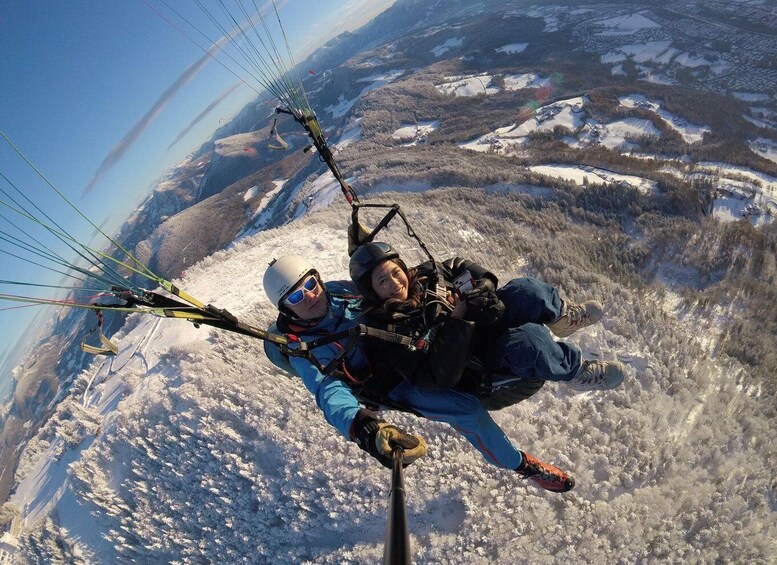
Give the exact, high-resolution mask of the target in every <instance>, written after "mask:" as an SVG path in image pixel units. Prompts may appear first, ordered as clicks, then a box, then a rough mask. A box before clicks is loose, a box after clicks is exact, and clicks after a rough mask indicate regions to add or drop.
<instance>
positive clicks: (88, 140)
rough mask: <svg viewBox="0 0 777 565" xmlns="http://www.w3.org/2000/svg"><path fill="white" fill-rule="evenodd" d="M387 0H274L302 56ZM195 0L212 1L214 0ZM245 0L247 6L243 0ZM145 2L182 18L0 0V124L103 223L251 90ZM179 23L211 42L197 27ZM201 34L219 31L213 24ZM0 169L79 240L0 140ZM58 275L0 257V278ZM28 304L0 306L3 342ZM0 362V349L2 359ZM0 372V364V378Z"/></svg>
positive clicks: (102, 4) (50, 196)
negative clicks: (6, 308)
mask: <svg viewBox="0 0 777 565" xmlns="http://www.w3.org/2000/svg"><path fill="white" fill-rule="evenodd" d="M233 1H234V0H233ZM393 1H394V0H276V4H277V5H278V7H279V10H280V17H281V19H282V21H283V24H284V27H285V29H286V32H287V34H288V36H289V40H290V42H291V44H292V46H293V47H294V48H296V49H298V50H299V52H297V53H295V57H296V59H297V60H300V59H301V58H304V56H306V55H307V54H308V53H309V52H310V51H311V50H312V49H313V48H314V47H316V46H318V45H320V44H321V43H322V42H323V41H325V40H327V39H329V38H331V37H333V36H334V35H336V34H338V33H340V32H342V31H346V30H349V29H356V28H358V27H360V26H361V25H363V24H364V23H366V21H368V20H369V19H371V18H372V17H374V16H375V15H377V14H378V13H380V12H381V11H383V10H385V9H386V8H387V7H389V6H390V5H391V4H392V3H393ZM168 3H169V4H170V5H172V6H174V7H175V8H176V10H178V11H179V12H181V13H183V14H185V15H187V16H188V17H190V18H191V19H192V21H193V22H195V23H197V25H198V27H200V28H201V29H203V30H208V31H211V30H212V29H213V28H212V27H208V26H206V23H205V20H204V19H203V16H202V14H201V13H199V12H198V8H197V7H196V5H195V4H194V3H193V2H191V0H175V1H174V2H168ZM205 3H206V4H207V5H208V6H209V7H211V8H212V9H213V10H214V11H215V10H218V4H217V2H215V0H205ZM227 3H228V4H229V2H227ZM244 3H245V4H246V5H251V1H250V0H244ZM257 3H259V2H258V0H257ZM150 6H151V7H153V8H155V9H156V10H158V11H159V12H163V13H164V14H166V15H168V17H170V19H171V20H174V21H176V22H177V24H178V25H179V26H180V27H181V28H182V29H187V28H185V24H182V23H181V22H180V20H175V17H174V15H173V14H171V13H170V11H169V9H167V8H166V7H165V5H164V3H163V2H162V0H147V1H144V0H68V1H65V0H3V3H2V9H0V53H2V54H3V56H2V60H1V61H0V85H2V88H1V89H0V130H2V131H3V132H4V133H5V135H6V136H8V137H9V138H10V139H11V140H12V141H13V143H14V144H15V145H16V146H17V147H18V148H19V149H20V150H21V151H22V152H23V153H24V154H25V155H26V156H27V157H28V158H29V159H30V160H31V161H32V162H33V163H34V164H35V165H36V166H37V167H38V168H39V169H40V171H41V172H42V173H43V174H44V175H45V176H46V177H47V178H48V179H49V180H50V181H51V182H52V183H53V184H54V185H55V186H56V187H57V188H58V189H60V190H61V191H62V192H63V193H64V194H66V195H67V197H68V198H69V199H71V200H72V201H73V203H74V204H75V205H76V206H78V207H79V208H80V209H82V210H83V211H84V212H85V214H86V215H87V216H88V217H89V218H90V219H91V220H93V221H94V222H95V223H96V224H98V225H103V223H104V222H106V223H105V226H106V230H107V231H108V232H109V233H113V232H114V231H115V230H116V229H117V228H118V226H119V225H120V224H121V223H122V222H123V221H124V219H126V218H127V216H128V215H129V213H130V212H131V211H132V210H133V209H134V208H135V207H136V206H137V205H138V204H139V203H140V202H141V201H142V199H143V198H144V197H145V196H146V195H147V194H148V191H149V189H150V188H151V187H152V185H153V183H154V181H155V179H158V178H159V176H160V174H161V173H163V172H164V171H165V170H166V169H167V168H169V166H170V165H172V164H174V163H176V162H179V161H180V160H182V159H183V158H184V157H185V156H186V155H187V154H189V153H190V152H191V151H192V150H193V149H195V148H197V147H199V145H200V144H201V143H202V142H204V141H205V140H206V139H207V138H209V137H210V135H211V134H212V133H213V131H214V130H215V129H216V127H217V126H218V124H219V120H222V118H226V119H227V120H228V119H229V118H230V117H232V116H234V114H235V113H236V112H237V111H239V110H240V108H242V107H243V106H244V105H245V104H246V103H248V102H250V101H251V100H252V99H253V98H254V97H255V93H254V92H253V91H252V90H251V89H250V88H248V87H246V86H245V85H243V84H241V83H240V81H239V80H238V78H237V77H236V76H235V75H233V74H231V73H230V72H228V71H227V70H225V69H224V68H223V67H222V66H220V65H219V64H218V63H216V62H214V61H212V60H210V59H207V57H206V58H205V60H204V61H202V64H200V65H197V61H200V60H201V59H203V57H204V53H203V51H202V50H201V49H200V48H198V47H197V46H195V45H194V44H192V42H191V41H190V40H189V39H187V38H186V37H184V35H182V34H181V33H180V32H179V31H177V30H176V29H174V28H173V27H172V26H171V25H170V23H168V22H167V21H165V20H164V19H163V18H162V17H160V15H159V14H157V13H156V12H155V11H154V9H152V8H151V7H150ZM188 33H189V34H190V35H191V36H192V37H196V38H197V39H198V40H199V43H200V44H201V45H202V46H203V47H206V48H207V47H209V45H207V44H206V42H205V41H204V40H201V38H200V37H199V36H197V35H196V32H192V31H191V30H190V29H188ZM209 36H210V37H212V39H214V40H215V39H218V37H219V35H218V34H217V33H216V32H215V31H212V32H211V33H209ZM238 73H239V74H242V73H240V71H238ZM241 78H242V77H241ZM222 97H223V99H221V100H220V101H219V102H218V103H217V104H216V105H215V106H214V107H213V108H212V110H210V111H209V112H208V113H207V114H206V115H205V116H204V117H203V118H202V119H201V120H200V121H199V122H197V123H196V124H195V125H193V126H192V122H193V121H195V119H196V118H197V117H198V116H200V115H201V114H202V113H203V112H204V111H205V110H206V109H207V108H208V106H209V105H211V104H213V103H214V102H215V101H217V100H219V99H220V98H222ZM222 123H223V122H222ZM189 127H191V129H190V130H189V131H188V132H186V134H185V135H184V136H183V137H182V138H181V139H180V140H179V141H177V142H176V143H175V144H174V145H173V146H172V147H170V145H171V144H173V142H174V141H175V140H176V139H177V138H178V137H179V136H180V135H181V134H182V133H183V132H185V131H186V129H187V128H189ZM169 147H170V148H169ZM168 148H169V149H168ZM0 172H2V173H3V174H4V175H5V176H6V177H8V178H9V179H10V180H11V181H12V182H13V183H14V185H15V186H17V187H18V188H19V189H20V190H22V192H24V193H25V195H27V196H29V197H30V198H31V199H32V200H34V201H35V202H37V203H45V204H46V205H48V206H50V208H44V209H46V210H47V212H50V213H51V214H52V216H53V217H54V218H55V219H56V220H57V221H58V222H61V224H62V225H63V227H66V228H67V229H69V230H72V232H73V233H74V235H76V236H77V237H78V238H79V239H81V240H82V241H83V240H84V239H88V238H89V237H90V234H91V233H92V231H93V228H92V227H91V226H89V225H88V224H87V223H86V222H84V221H83V220H81V219H80V218H78V217H77V214H76V213H75V212H74V211H73V210H72V209H69V207H68V206H67V205H65V204H63V203H62V202H61V201H57V198H56V196H55V195H54V193H53V191H52V190H51V189H50V188H48V187H47V186H46V185H45V183H44V182H42V181H41V180H40V178H39V176H38V175H36V174H35V173H34V172H33V171H32V170H31V168H30V167H29V166H28V165H27V164H25V163H24V161H23V160H22V159H21V158H20V157H19V156H18V155H17V154H16V153H15V152H14V151H13V150H12V149H11V148H10V147H9V145H8V144H7V143H6V142H5V141H3V140H2V139H0ZM0 183H2V185H3V186H4V187H5V188H6V190H10V189H9V187H8V185H6V184H5V182H4V181H2V180H1V179H0ZM0 208H1V207H0ZM0 224H2V220H0ZM0 229H1V228H0ZM0 243H2V242H0ZM1 248H3V246H2V245H0V249H1ZM6 248H7V247H6ZM58 278H59V276H55V275H53V274H51V273H48V272H46V271H44V270H43V269H41V268H38V267H34V266H31V265H28V264H24V263H21V262H19V261H17V260H14V259H12V258H9V257H7V256H0V279H11V280H20V281H33V280H34V281H44V280H45V281H46V282H55V281H56V280H58ZM0 292H2V293H9V294H24V293H25V291H20V290H19V288H18V287H9V286H0ZM8 306H13V304H10V303H8V302H5V301H0V308H3V307H8ZM35 310H37V307H34V308H24V309H20V310H0V324H2V326H3V327H4V334H5V336H6V339H5V340H4V343H6V344H7V343H9V342H12V341H13V340H14V339H16V337H17V336H18V335H20V333H21V332H22V331H23V330H24V328H25V327H26V326H27V325H28V324H29V321H30V319H31V316H32V315H33V314H34V311H35ZM9 338H10V339H9ZM0 349H4V348H0ZM2 361H3V359H2V353H0V367H1V366H2ZM4 377H5V375H2V374H0V380H2V379H3V378H4ZM0 388H1V387H0Z"/></svg>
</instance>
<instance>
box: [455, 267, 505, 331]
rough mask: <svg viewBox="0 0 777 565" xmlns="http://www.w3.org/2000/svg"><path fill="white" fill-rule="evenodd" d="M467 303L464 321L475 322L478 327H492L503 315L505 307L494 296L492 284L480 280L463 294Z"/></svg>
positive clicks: (484, 279) (483, 279) (485, 280)
mask: <svg viewBox="0 0 777 565" xmlns="http://www.w3.org/2000/svg"><path fill="white" fill-rule="evenodd" d="M464 298H465V299H466V301H467V312H466V314H465V315H464V319H465V320H468V321H470V322H475V324H477V325H478V326H480V327H488V326H493V325H495V324H496V323H498V322H499V321H500V320H501V319H502V316H503V315H504V311H505V305H504V304H503V303H502V301H501V300H499V297H498V296H497V295H496V292H495V288H494V283H493V282H491V281H490V280H489V279H487V278H482V279H480V280H478V281H477V282H476V283H475V287H474V288H473V289H472V290H470V291H469V292H467V293H465V294H464Z"/></svg>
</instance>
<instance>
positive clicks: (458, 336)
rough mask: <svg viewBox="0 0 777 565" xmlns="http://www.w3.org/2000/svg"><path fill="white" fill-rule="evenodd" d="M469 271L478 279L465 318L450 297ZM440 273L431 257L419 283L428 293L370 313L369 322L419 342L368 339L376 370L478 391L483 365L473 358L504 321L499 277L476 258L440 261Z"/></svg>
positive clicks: (420, 272)
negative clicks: (455, 314) (415, 301)
mask: <svg viewBox="0 0 777 565" xmlns="http://www.w3.org/2000/svg"><path fill="white" fill-rule="evenodd" d="M465 271H469V273H470V275H471V276H472V279H473V288H472V289H471V290H470V294H471V296H470V297H469V298H467V311H466V314H465V316H464V319H457V318H452V317H451V316H450V313H451V306H450V305H449V304H448V302H447V301H446V298H445V296H446V293H448V292H452V291H453V290H454V285H453V281H454V280H455V279H457V277H459V276H460V275H462V274H463V273H465ZM437 275H438V276H435V273H434V269H433V268H432V264H431V262H427V263H423V264H421V265H419V266H418V267H417V274H416V278H415V280H416V283H415V284H416V285H417V286H418V288H417V289H414V290H415V291H418V290H420V291H422V292H424V293H425V299H424V301H423V303H422V304H421V305H420V306H418V307H414V308H410V307H407V306H406V305H404V304H403V305H400V306H399V307H397V308H395V309H391V310H389V311H384V310H383V309H373V310H372V311H368V312H367V318H368V323H369V324H370V325H377V326H381V327H384V328H387V329H389V330H391V331H395V332H397V333H401V334H403V335H406V336H409V337H411V338H412V339H413V340H414V341H416V348H415V349H409V348H408V347H406V346H403V345H399V344H394V343H388V342H385V341H377V340H367V343H366V346H365V348H366V352H367V356H368V358H369V360H370V364H371V366H372V369H373V372H374V373H375V374H379V375H393V376H394V377H395V378H396V379H399V378H401V379H404V380H406V381H408V382H410V383H411V384H413V385H414V386H418V387H422V388H436V389H446V388H454V387H455V388H458V389H462V390H466V391H467V392H476V391H475V390H474V388H476V381H478V380H479V374H480V373H482V370H483V368H482V367H479V366H477V365H476V363H473V354H474V353H477V352H480V351H481V350H482V349H483V344H482V343H481V342H483V341H484V340H487V338H488V336H489V335H490V333H491V331H490V328H494V327H496V326H498V325H499V321H500V320H501V317H502V314H503V312H504V305H503V304H502V303H501V302H500V301H499V299H498V298H497V297H496V294H495V293H494V290H495V288H496V285H497V284H498V279H497V277H496V276H495V275H494V274H493V273H491V272H489V271H487V270H486V269H485V268H483V267H481V266H480V265H478V264H477V263H474V262H472V261H469V260H467V259H462V258H460V257H455V258H452V259H448V260H447V261H444V262H443V263H440V264H438V273H437ZM387 384H388V380H387ZM394 384H396V382H394Z"/></svg>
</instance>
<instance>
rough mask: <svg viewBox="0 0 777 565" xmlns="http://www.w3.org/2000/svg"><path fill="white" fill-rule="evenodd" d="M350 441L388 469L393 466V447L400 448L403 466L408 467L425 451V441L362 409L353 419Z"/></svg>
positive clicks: (424, 453)
mask: <svg viewBox="0 0 777 565" xmlns="http://www.w3.org/2000/svg"><path fill="white" fill-rule="evenodd" d="M351 439H353V440H354V441H355V442H356V445H358V446H359V447H360V448H362V449H363V450H364V451H366V452H367V453H369V454H370V455H372V456H373V457H374V458H375V459H377V460H378V461H380V463H381V465H383V466H384V467H388V468H389V469H391V468H392V466H393V460H392V451H393V450H394V448H395V447H401V448H402V450H403V458H402V463H403V464H404V465H410V463H412V462H413V461H415V460H416V459H418V458H419V457H423V456H424V455H426V450H427V446H426V441H424V438H422V437H421V436H416V435H410V434H408V433H407V432H406V431H405V430H402V429H400V428H398V427H396V426H392V425H391V424H388V423H386V422H384V421H383V420H381V419H380V418H378V416H377V414H375V413H374V412H371V411H369V410H364V409H362V410H359V413H358V414H357V415H356V418H355V419H354V422H353V424H352V426H351Z"/></svg>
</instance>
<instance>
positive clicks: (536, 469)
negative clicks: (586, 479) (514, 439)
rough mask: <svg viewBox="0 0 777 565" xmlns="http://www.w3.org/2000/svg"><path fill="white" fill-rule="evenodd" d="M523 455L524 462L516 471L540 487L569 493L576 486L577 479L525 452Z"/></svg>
mask: <svg viewBox="0 0 777 565" xmlns="http://www.w3.org/2000/svg"><path fill="white" fill-rule="evenodd" d="M521 455H523V461H522V462H521V465H520V467H518V468H517V469H516V471H517V472H518V474H519V475H522V476H524V477H526V478H527V479H529V480H530V481H534V482H535V483H536V484H537V485H538V486H541V487H542V488H544V489H545V490H549V491H552V492H567V491H568V490H572V487H574V486H575V479H573V478H572V477H571V476H569V475H567V474H566V473H565V472H564V471H562V470H561V469H559V468H558V467H554V466H553V465H551V464H550V463H544V462H542V461H540V460H539V459H537V458H536V457H534V456H533V455H529V454H528V453H525V452H523V451H521Z"/></svg>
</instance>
